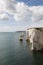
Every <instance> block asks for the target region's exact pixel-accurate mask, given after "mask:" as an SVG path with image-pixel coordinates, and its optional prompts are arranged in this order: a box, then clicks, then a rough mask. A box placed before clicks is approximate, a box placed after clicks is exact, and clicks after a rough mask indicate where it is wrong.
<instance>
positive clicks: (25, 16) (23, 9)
mask: <svg viewBox="0 0 43 65" xmlns="http://www.w3.org/2000/svg"><path fill="white" fill-rule="evenodd" d="M30 17H31V10H29V7H28V6H27V5H25V4H24V3H23V2H21V3H20V2H18V3H17V4H16V13H15V14H14V18H15V20H17V21H29V20H30Z"/></svg>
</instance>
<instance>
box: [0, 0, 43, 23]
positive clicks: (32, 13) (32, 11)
mask: <svg viewBox="0 0 43 65" xmlns="http://www.w3.org/2000/svg"><path fill="white" fill-rule="evenodd" d="M6 12H7V13H8V14H9V15H10V14H11V15H12V16H13V17H14V19H15V20H16V21H26V22H27V21H29V22H30V21H34V22H39V21H43V6H28V5H26V4H24V3H23V2H16V1H15V0H0V16H1V17H0V18H2V19H7V18H8V15H7V16H6V15H3V13H6ZM5 17H6V18H5Z"/></svg>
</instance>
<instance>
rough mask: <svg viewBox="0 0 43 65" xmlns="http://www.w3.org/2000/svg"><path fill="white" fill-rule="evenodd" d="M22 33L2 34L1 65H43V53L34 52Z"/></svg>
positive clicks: (0, 42)
mask: <svg viewBox="0 0 43 65" xmlns="http://www.w3.org/2000/svg"><path fill="white" fill-rule="evenodd" d="M20 34H21V32H0V65H43V52H33V51H31V50H30V48H29V44H30V43H29V42H27V41H26V37H25V36H24V38H23V41H20V40H19V35H20Z"/></svg>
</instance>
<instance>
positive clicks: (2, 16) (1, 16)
mask: <svg viewBox="0 0 43 65" xmlns="http://www.w3.org/2000/svg"><path fill="white" fill-rule="evenodd" d="M0 19H2V20H8V19H9V16H8V14H5V13H3V14H1V15H0Z"/></svg>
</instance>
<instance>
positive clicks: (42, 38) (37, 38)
mask: <svg viewBox="0 0 43 65" xmlns="http://www.w3.org/2000/svg"><path fill="white" fill-rule="evenodd" d="M28 33H29V40H30V44H31V50H38V51H39V50H42V49H43V28H31V29H29V31H28Z"/></svg>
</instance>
